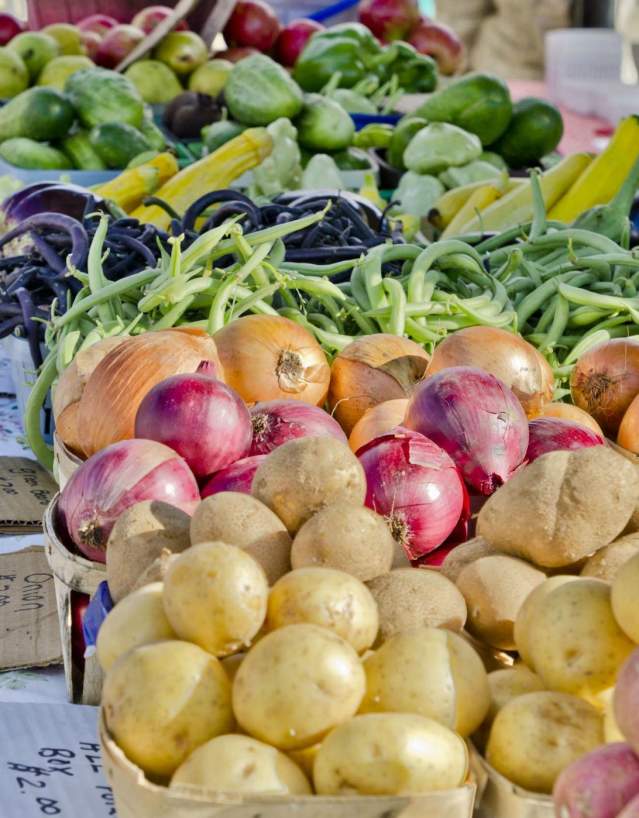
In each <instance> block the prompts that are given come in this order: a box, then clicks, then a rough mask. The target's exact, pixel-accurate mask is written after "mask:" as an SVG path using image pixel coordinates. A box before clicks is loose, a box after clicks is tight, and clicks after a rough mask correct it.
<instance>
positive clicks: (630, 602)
mask: <svg viewBox="0 0 639 818" xmlns="http://www.w3.org/2000/svg"><path fill="white" fill-rule="evenodd" d="M611 602H612V612H613V614H614V615H615V619H616V620H617V623H618V624H619V625H620V627H621V630H622V631H623V632H624V633H625V634H626V636H629V637H630V638H631V639H632V641H633V642H635V643H639V554H637V556H635V557H632V559H629V560H628V561H627V562H625V563H624V564H623V565H622V566H621V568H619V570H618V571H617V575H616V576H615V578H614V580H613V583H612V595H611Z"/></svg>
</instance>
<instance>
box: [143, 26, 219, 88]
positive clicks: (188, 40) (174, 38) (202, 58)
mask: <svg viewBox="0 0 639 818" xmlns="http://www.w3.org/2000/svg"><path fill="white" fill-rule="evenodd" d="M208 55H209V51H208V48H207V47H206V44H205V43H204V40H203V39H202V38H201V37H199V36H198V35H197V34H196V33H195V32H194V31H172V32H171V33H170V34H167V35H166V37H165V38H164V39H163V40H162V41H161V43H160V44H159V45H158V47H157V48H156V49H155V51H154V53H153V56H154V57H155V59H156V60H160V62H163V63H166V65H168V66H169V68H171V69H172V70H173V71H174V72H175V73H176V74H177V75H178V76H179V77H183V76H186V75H187V74H191V73H192V72H193V71H195V69H196V68H197V67H198V66H200V65H202V63H205V62H206V59H207V57H208Z"/></svg>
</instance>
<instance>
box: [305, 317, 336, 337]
mask: <svg viewBox="0 0 639 818" xmlns="http://www.w3.org/2000/svg"><path fill="white" fill-rule="evenodd" d="M307 318H308V320H309V321H310V323H311V324H313V325H314V326H316V327H319V328H320V329H323V330H326V331H327V332H333V333H338V332H339V330H338V328H337V327H336V326H335V324H334V323H333V322H332V321H331V319H330V318H329V317H328V316H327V315H324V314H323V313H321V312H309V313H308V315H307Z"/></svg>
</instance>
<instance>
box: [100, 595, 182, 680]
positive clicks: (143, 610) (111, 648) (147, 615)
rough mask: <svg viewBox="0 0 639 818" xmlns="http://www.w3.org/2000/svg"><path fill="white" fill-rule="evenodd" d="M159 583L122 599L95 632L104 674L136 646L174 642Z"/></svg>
mask: <svg viewBox="0 0 639 818" xmlns="http://www.w3.org/2000/svg"><path fill="white" fill-rule="evenodd" d="M162 588H163V585H162V583H161V582H154V583H153V584H152V585H146V586H145V587H144V588H140V589H139V590H138V591H135V592H134V593H132V594H129V595H128V596H126V597H124V599H122V600H121V601H120V602H118V604H117V605H116V606H115V607H114V608H113V610H112V611H111V612H110V613H109V614H108V616H107V618H106V619H105V620H104V622H103V623H102V626H101V627H100V630H99V631H98V639H97V642H96V646H95V647H96V652H97V655H98V662H99V663H100V667H101V668H102V670H104V671H107V670H109V668H110V667H111V666H112V665H113V664H114V663H115V661H116V659H119V658H120V656H122V655H123V654H124V653H126V652H127V651H129V650H131V649H132V648H137V647H138V646H139V645H148V644H149V643H151V642H160V641H161V640H163V639H177V636H176V635H175V631H174V630H173V628H172V627H171V625H170V624H169V620H168V619H167V618H166V615H165V613H164V605H163V603H162Z"/></svg>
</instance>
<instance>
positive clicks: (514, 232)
mask: <svg viewBox="0 0 639 818" xmlns="http://www.w3.org/2000/svg"><path fill="white" fill-rule="evenodd" d="M531 226H532V222H525V223H524V224H518V225H517V226H516V227H511V228H510V229H509V230H504V231H503V232H502V233H499V234H497V235H496V236H491V237H490V238H489V239H485V240H484V241H482V242H480V243H479V244H478V245H476V247H475V249H476V250H477V252H478V253H492V252H494V251H496V250H499V251H501V250H502V249H503V248H504V246H505V245H508V244H511V243H512V241H513V239H517V238H524V237H525V236H527V235H528V231H529V230H530V228H531ZM513 249H514V248H513Z"/></svg>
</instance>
